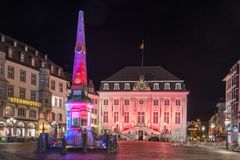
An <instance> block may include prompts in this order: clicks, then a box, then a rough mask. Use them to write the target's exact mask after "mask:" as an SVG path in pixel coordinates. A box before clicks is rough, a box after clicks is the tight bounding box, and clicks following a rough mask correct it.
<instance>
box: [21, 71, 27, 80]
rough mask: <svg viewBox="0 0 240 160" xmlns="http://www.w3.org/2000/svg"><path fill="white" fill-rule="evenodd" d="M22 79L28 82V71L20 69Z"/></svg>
mask: <svg viewBox="0 0 240 160" xmlns="http://www.w3.org/2000/svg"><path fill="white" fill-rule="evenodd" d="M20 81H21V82H26V71H24V70H20Z"/></svg>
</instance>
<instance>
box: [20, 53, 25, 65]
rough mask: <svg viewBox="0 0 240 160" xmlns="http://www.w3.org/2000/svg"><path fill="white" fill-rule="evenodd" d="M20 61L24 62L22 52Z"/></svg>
mask: <svg viewBox="0 0 240 160" xmlns="http://www.w3.org/2000/svg"><path fill="white" fill-rule="evenodd" d="M20 62H22V63H24V54H23V53H21V54H20Z"/></svg>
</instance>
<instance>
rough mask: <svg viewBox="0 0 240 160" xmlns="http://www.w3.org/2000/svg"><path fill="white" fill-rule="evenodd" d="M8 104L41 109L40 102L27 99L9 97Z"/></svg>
mask: <svg viewBox="0 0 240 160" xmlns="http://www.w3.org/2000/svg"><path fill="white" fill-rule="evenodd" d="M8 102H10V103H16V104H22V105H27V106H33V107H40V106H41V103H40V102H37V101H30V100H25V99H21V98H16V97H9V98H8Z"/></svg>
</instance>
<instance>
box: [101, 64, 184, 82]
mask: <svg viewBox="0 0 240 160" xmlns="http://www.w3.org/2000/svg"><path fill="white" fill-rule="evenodd" d="M140 75H144V78H145V80H147V81H154V80H156V81H161V80H180V79H179V78H178V77H176V76H175V75H173V74H172V73H170V72H168V71H167V70H165V69H164V68H162V67H160V66H144V67H140V66H132V67H129V66H128V67H124V68H122V69H121V70H119V71H118V72H116V73H115V74H113V75H112V76H110V77H108V78H107V79H105V80H104V81H137V80H139V76H140Z"/></svg>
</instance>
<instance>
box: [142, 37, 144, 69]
mask: <svg viewBox="0 0 240 160" xmlns="http://www.w3.org/2000/svg"><path fill="white" fill-rule="evenodd" d="M142 45H143V48H142V67H143V60H144V40H142Z"/></svg>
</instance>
